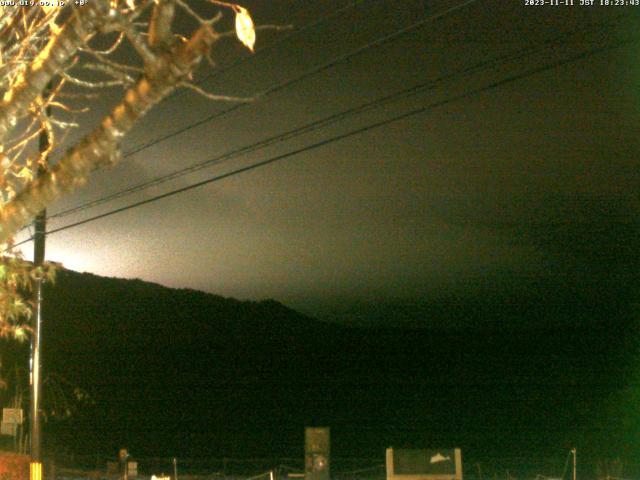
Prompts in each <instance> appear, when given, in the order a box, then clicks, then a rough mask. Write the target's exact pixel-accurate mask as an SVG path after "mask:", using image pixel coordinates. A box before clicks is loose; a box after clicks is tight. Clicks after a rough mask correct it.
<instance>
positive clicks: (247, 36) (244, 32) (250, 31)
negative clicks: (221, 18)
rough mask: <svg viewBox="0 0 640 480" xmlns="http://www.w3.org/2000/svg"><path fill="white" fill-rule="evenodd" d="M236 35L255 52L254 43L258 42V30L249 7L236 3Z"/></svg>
mask: <svg viewBox="0 0 640 480" xmlns="http://www.w3.org/2000/svg"><path fill="white" fill-rule="evenodd" d="M236 35H237V36H238V40H240V41H241V42H242V43H243V44H244V45H245V46H246V47H247V48H248V49H249V50H251V51H252V52H253V45H254V44H255V43H256V30H255V28H254V26H253V20H252V19H251V15H249V12H248V11H247V9H246V8H242V7H241V6H239V5H236Z"/></svg>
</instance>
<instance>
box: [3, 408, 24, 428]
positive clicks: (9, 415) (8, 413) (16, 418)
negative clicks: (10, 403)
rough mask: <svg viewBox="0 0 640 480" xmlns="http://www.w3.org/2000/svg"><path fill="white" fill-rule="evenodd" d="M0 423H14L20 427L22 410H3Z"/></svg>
mask: <svg viewBox="0 0 640 480" xmlns="http://www.w3.org/2000/svg"><path fill="white" fill-rule="evenodd" d="M2 423H15V424H16V425H22V409H21V408H3V409H2Z"/></svg>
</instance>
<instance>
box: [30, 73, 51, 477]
mask: <svg viewBox="0 0 640 480" xmlns="http://www.w3.org/2000/svg"><path fill="white" fill-rule="evenodd" d="M50 91H51V84H49V85H48V86H47V88H46V89H45V91H44V93H43V97H44V98H47V97H48V96H49V92H50ZM45 115H46V116H47V117H48V116H49V115H51V109H50V108H49V107H47V108H46V111H45ZM49 146H50V139H49V134H48V132H47V130H46V129H43V130H42V131H41V132H40V136H39V137H38V150H39V151H40V155H41V158H40V163H39V164H38V171H37V176H40V175H42V174H43V173H44V172H46V171H47V166H48V165H47V162H48V159H47V158H46V157H45V158H42V157H43V156H45V155H46V152H47V151H48V150H49ZM34 229H35V233H34V242H33V243H34V247H33V267H34V268H38V267H41V266H42V264H43V263H44V257H45V238H46V230H47V210H46V209H45V210H42V211H41V212H40V213H38V215H37V216H36V218H35V221H34ZM43 284H44V279H43V278H42V275H37V276H36V278H35V279H34V280H33V293H34V297H35V298H34V300H35V307H34V312H33V332H32V335H31V382H30V383H31V385H30V386H31V399H30V400H31V402H30V403H31V405H30V407H31V408H30V410H31V416H30V422H29V427H30V429H29V438H30V439H31V452H30V453H31V465H30V470H29V479H30V480H42V452H41V442H42V439H41V429H40V427H41V425H40V403H41V401H42V359H41V357H40V347H41V341H42V340H41V333H42V332H41V328H42V287H43Z"/></svg>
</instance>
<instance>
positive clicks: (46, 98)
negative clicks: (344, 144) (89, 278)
mask: <svg viewBox="0 0 640 480" xmlns="http://www.w3.org/2000/svg"><path fill="white" fill-rule="evenodd" d="M61 3H62V2H61ZM80 3H84V4H83V5H79V6H74V2H65V5H64V6H58V7H56V6H38V5H34V6H31V7H21V6H16V7H3V9H2V10H0V96H1V98H2V100H1V101H0V249H2V256H1V257H0V337H15V338H19V339H24V338H25V337H26V336H27V334H28V332H29V327H28V325H27V323H26V322H27V321H28V319H29V317H30V314H31V313H30V312H31V308H32V305H31V303H30V302H29V301H28V300H27V296H28V293H29V289H30V285H31V282H32V280H33V279H35V278H38V277H44V278H47V279H49V280H51V279H53V276H54V275H55V265H52V264H46V265H44V266H42V267H38V268H33V265H32V264H30V263H29V262H27V261H26V260H24V259H23V258H22V257H21V256H20V255H19V254H18V253H17V252H16V251H15V250H14V249H13V248H12V246H13V244H14V236H15V235H16V233H17V232H18V231H19V230H20V229H21V228H23V227H24V226H25V225H27V224H28V223H29V222H30V221H31V220H32V219H33V218H34V216H35V215H37V214H38V212H40V211H42V210H43V209H45V208H46V207H47V206H48V205H50V204H51V203H52V202H54V201H56V200H58V199H59V198H61V197H62V196H63V195H65V194H67V193H69V192H71V191H73V190H74V189H75V188H76V187H78V186H80V185H82V184H84V183H85V181H86V179H87V177H88V175H89V174H90V173H91V172H92V171H94V170H96V169H98V168H101V167H104V166H107V165H112V164H113V163H115V162H117V161H118V160H119V159H120V156H121V155H120V146H121V143H122V141H123V139H124V138H125V137H126V135H127V133H128V132H129V131H130V130H131V128H132V127H133V126H134V125H135V124H136V122H138V121H139V120H140V119H141V118H142V117H143V116H144V115H145V114H146V113H147V112H148V111H149V110H151V109H152V108H153V107H154V106H155V105H157V104H158V103H159V102H160V101H162V100H163V99H164V98H165V97H167V96H168V95H169V94H171V93H172V92H173V91H174V90H175V89H177V88H190V89H192V90H194V91H196V92H198V93H200V94H202V95H204V96H206V97H207V98H212V99H216V100H228V101H237V100H244V99H238V98H234V97H227V96H220V95H212V94H210V93H207V92H204V91H203V90H202V89H200V88H199V87H198V86H197V85H194V84H193V83H192V80H191V79H192V78H193V73H194V71H195V69H196V68H197V67H198V66H199V65H200V64H201V63H202V60H203V59H207V60H209V61H210V63H213V61H212V59H211V58H210V52H211V47H212V46H213V44H214V43H216V42H217V41H219V40H220V39H222V38H224V37H227V36H237V38H238V39H239V40H240V41H241V42H242V43H243V44H244V45H246V46H247V48H249V49H250V50H253V46H254V43H255V29H254V25H253V21H252V19H251V16H250V15H249V12H248V11H247V10H246V9H245V8H243V7H241V6H239V5H236V4H232V3H227V2H222V1H218V0H209V1H203V2H202V4H200V5H192V4H190V3H188V2H187V1H186V0H125V1H122V0H91V1H89V2H80ZM52 4H54V2H52ZM207 8H213V9H214V10H215V11H214V12H211V13H209V12H206V10H207ZM203 11H205V13H202V12H203ZM222 11H225V12H233V13H235V31H229V32H224V31H222V32H219V31H217V30H216V28H215V27H216V25H217V24H218V23H219V21H220V20H221V19H222V17H223V14H222ZM215 13H217V14H215ZM178 14H180V15H183V16H184V17H185V18H187V19H188V20H189V21H186V22H185V21H180V22H176V21H175V19H176V18H177V15H178ZM178 23H179V24H180V25H183V24H184V25H185V26H186V27H185V29H186V30H187V31H174V29H175V28H176V27H175V25H177V24H178ZM123 59H125V60H123ZM112 88H116V89H120V90H121V92H122V93H120V94H119V95H117V101H116V102H115V103H114V105H113V107H112V109H111V112H110V113H109V114H108V115H107V116H106V117H104V118H103V119H101V121H99V122H97V123H96V124H95V125H94V128H93V130H92V131H91V132H90V133H89V134H87V135H86V136H85V137H83V138H82V139H81V140H80V141H78V142H76V143H73V144H70V145H69V144H67V143H66V135H68V132H69V131H70V130H71V129H72V128H74V127H77V126H78V125H79V122H80V121H85V120H84V119H83V120H81V118H82V117H81V114H82V113H84V112H86V111H88V110H90V109H91V107H92V104H93V103H94V102H96V101H98V100H99V98H98V97H100V94H101V93H102V92H103V91H104V90H105V89H112ZM96 92H97V93H96ZM85 122H88V120H86V121H85ZM51 159H55V161H52V160H51Z"/></svg>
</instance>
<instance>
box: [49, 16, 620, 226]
mask: <svg viewBox="0 0 640 480" xmlns="http://www.w3.org/2000/svg"><path fill="white" fill-rule="evenodd" d="M605 25H608V24H607V23H603V24H599V25H598V26H599V27H603V26H605ZM584 31H588V32H590V33H595V30H594V29H593V28H592V27H591V26H589V27H585V28H578V29H574V30H571V31H569V32H563V33H561V34H559V35H556V36H554V37H552V38H548V39H546V40H545V41H544V42H538V43H536V44H534V45H533V46H531V45H530V46H527V47H523V48H520V49H518V50H515V51H512V52H507V53H505V54H503V55H499V56H497V57H493V58H491V59H489V60H485V61H482V62H478V63H476V64H474V65H472V66H470V67H467V68H464V69H459V70H456V71H454V72H451V73H448V74H445V75H442V76H440V77H438V78H436V79H434V80H429V81H427V82H422V83H419V84H417V85H414V86H412V87H409V88H406V89H403V90H400V91H398V92H394V93H392V94H389V95H386V96H383V97H379V98H377V99H375V100H373V101H370V102H366V103H364V104H361V105H358V106H356V107H353V108H349V109H347V110H344V111H341V112H339V113H335V114H332V115H329V116H327V117H324V118H322V119H318V120H315V121H313V122H310V123H307V124H305V125H302V126H299V127H296V128H294V129H292V130H289V131H286V132H283V133H280V134H278V135H275V136H272V137H269V138H266V139H263V140H260V141H258V142H255V143H253V144H251V145H248V146H244V147H240V148H237V149H234V150H231V151H228V152H225V153H223V154H221V155H218V156H216V157H214V158H212V159H208V160H206V161H204V162H199V163H196V164H194V165H190V166H188V167H185V168H181V169H178V170H175V171H173V172H171V173H168V174H166V175H162V176H160V177H157V178H155V179H152V180H149V181H146V182H143V183H140V184H137V185H134V186H131V187H128V188H125V189H123V190H120V191H118V192H115V193H113V194H110V195H107V196H105V197H102V198H99V199H96V200H93V201H90V202H87V203H84V204H82V205H79V206H76V207H73V208H70V209H67V210H63V211H61V212H59V213H56V214H55V215H51V216H50V218H62V217H65V216H68V215H71V214H73V213H77V212H80V211H83V210H87V209H89V208H93V207H96V206H98V205H102V204H104V203H107V202H110V201H112V200H115V199H118V198H122V197H124V196H127V195H130V194H133V193H136V192H140V191H143V190H146V189H147V188H150V187H153V186H157V185H160V184H162V183H165V182H168V181H170V180H174V179H176V178H179V177H182V176H184V175H187V174H189V173H193V172H196V171H198V170H202V169H203V168H206V167H209V166H212V165H215V164H219V163H222V162H224V161H227V160H229V159H232V158H235V157H238V156H241V155H245V154H248V153H251V152H254V151H256V150H261V149H263V148H266V147H268V146H270V145H273V144H276V143H279V142H282V141H284V140H289V139H291V138H295V137H297V136H300V135H303V134H305V133H309V132H313V131H315V130H318V129H321V128H324V127H327V126H329V125H332V124H334V123H336V122H338V121H341V120H344V119H345V118H347V117H349V116H352V115H356V114H360V113H363V112H365V111H367V110H370V109H372V108H377V107H380V106H382V105H385V104H387V103H390V102H393V101H397V100H400V99H402V98H406V97H409V96H412V95H417V94H419V93H421V92H423V91H425V90H428V89H431V88H434V87H435V86H436V85H437V84H438V83H441V82H443V81H446V80H450V79H453V78H456V77H459V76H463V75H469V74H473V73H476V72H478V71H481V70H483V69H486V68H491V67H495V66H500V65H503V64H506V63H508V62H511V61H515V60H519V59H522V58H525V57H527V56H529V55H532V54H534V53H537V52H539V51H542V50H545V49H547V48H553V47H554V46H556V45H557V44H558V42H559V41H561V40H563V39H565V38H566V37H570V36H573V35H575V34H577V33H583V32H584Z"/></svg>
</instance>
